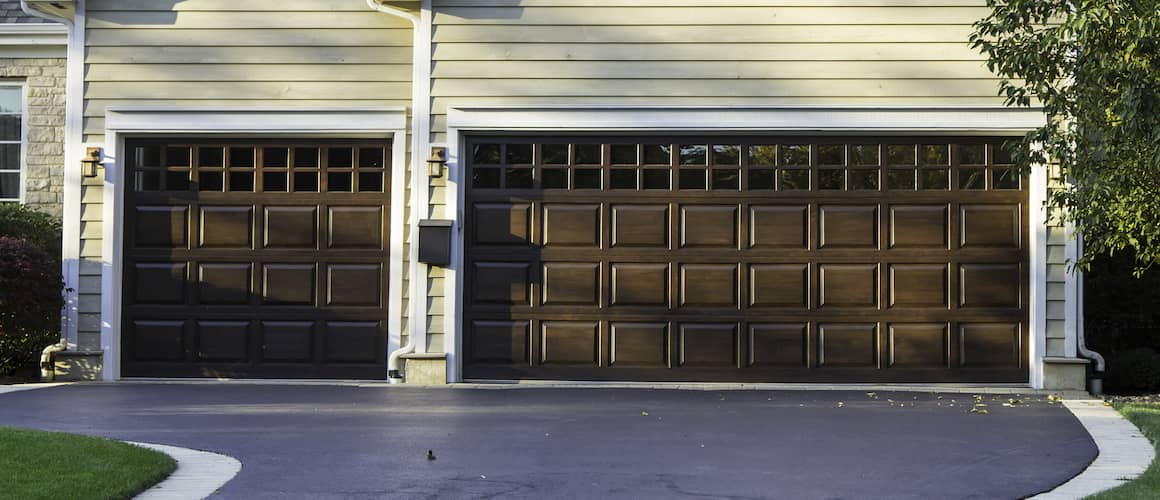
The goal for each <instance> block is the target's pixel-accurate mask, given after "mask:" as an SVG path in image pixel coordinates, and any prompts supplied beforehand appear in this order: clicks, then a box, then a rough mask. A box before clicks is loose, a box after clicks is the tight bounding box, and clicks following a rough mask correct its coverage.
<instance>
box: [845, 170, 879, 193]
mask: <svg viewBox="0 0 1160 500" xmlns="http://www.w3.org/2000/svg"><path fill="white" fill-rule="evenodd" d="M849 175H850V189H853V190H856V191H877V190H878V170H868V169H852V170H850V171H849Z"/></svg>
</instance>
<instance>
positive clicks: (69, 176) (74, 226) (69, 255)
mask: <svg viewBox="0 0 1160 500" xmlns="http://www.w3.org/2000/svg"><path fill="white" fill-rule="evenodd" d="M70 6H71V7H72V8H71V9H69V7H70ZM49 9H51V11H50V10H49ZM20 10H22V11H23V12H24V13H25V14H28V15H30V16H34V17H39V18H43V19H47V20H49V21H52V22H55V23H60V24H62V25H64V27H65V29H66V31H67V33H68V39H67V41H66V46H67V51H66V59H65V117H64V165H63V169H62V170H63V172H64V183H63V184H64V186H63V188H64V193H63V198H64V199H63V200H62V202H63V203H62V207H61V212H62V219H63V220H62V231H61V274H62V275H63V277H64V291H65V304H64V311H62V314H61V337H62V338H61V342H60V343H59V344H56V345H53V346H50V347H48V348H47V349H45V351H44V353H42V354H43V355H47V356H49V357H51V356H52V354H54V353H55V352H59V351H63V350H69V349H76V348H77V341H78V339H77V312H78V302H79V297H78V293H77V290H78V284H79V282H80V238H81V231H80V226H81V189H82V188H81V181H82V179H81V172H80V148H81V146H82V143H83V140H84V137H83V128H82V126H83V120H84V117H83V114H82V113H83V110H84V76H83V75H84V43H85V39H84V24H85V23H84V1H83V0H76V1H75V2H60V1H55V2H38V1H34V0H20ZM46 29H47V28H46Z"/></svg>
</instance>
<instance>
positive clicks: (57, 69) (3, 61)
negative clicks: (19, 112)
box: [0, 58, 65, 217]
mask: <svg viewBox="0 0 1160 500" xmlns="http://www.w3.org/2000/svg"><path fill="white" fill-rule="evenodd" d="M0 78H2V79H4V80H8V81H23V82H24V84H25V99H26V108H27V115H26V116H25V117H24V125H25V127H26V134H27V138H28V140H27V143H26V144H25V149H24V162H25V169H24V176H25V181H24V188H25V193H24V200H25V203H26V204H27V205H28V206H30V207H32V208H35V209H37V210H40V211H42V212H46V213H49V214H52V215H55V216H57V217H60V216H61V203H62V201H63V196H64V108H65V105H64V101H65V60H64V59H63V58H47V59H11V58H0Z"/></svg>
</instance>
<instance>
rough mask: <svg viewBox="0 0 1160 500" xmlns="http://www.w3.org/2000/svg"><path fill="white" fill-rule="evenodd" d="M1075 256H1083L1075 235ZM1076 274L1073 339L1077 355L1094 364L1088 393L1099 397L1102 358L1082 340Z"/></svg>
mask: <svg viewBox="0 0 1160 500" xmlns="http://www.w3.org/2000/svg"><path fill="white" fill-rule="evenodd" d="M1075 245H1076V254H1077V256H1083V236H1082V235H1076V237H1075ZM1075 273H1076V277H1075V279H1076V290H1075V323H1076V325H1075V337H1076V339H1075V340H1076V342H1075V345H1076V349H1077V350H1078V351H1079V355H1080V356H1083V357H1085V358H1088V359H1090V360H1093V361H1095V362H1096V366H1095V370H1094V372H1095V373H1093V374H1092V378H1091V385H1090V386H1089V388H1088V391H1089V392H1091V393H1092V394H1095V395H1097V396H1098V395H1100V394H1102V393H1103V392H1104V381H1103V373H1104V357H1103V355H1101V354H1100V353H1098V352H1095V351H1093V350H1091V349H1088V346H1087V341H1086V340H1085V339H1084V327H1083V273H1082V272H1080V271H1079V270H1078V269H1077V270H1076V271H1075Z"/></svg>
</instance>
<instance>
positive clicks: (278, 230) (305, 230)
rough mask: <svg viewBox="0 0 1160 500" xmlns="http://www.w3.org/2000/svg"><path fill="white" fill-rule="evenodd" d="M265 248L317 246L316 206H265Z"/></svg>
mask: <svg viewBox="0 0 1160 500" xmlns="http://www.w3.org/2000/svg"><path fill="white" fill-rule="evenodd" d="M265 231H266V234H265V237H264V238H263V239H264V242H265V245H266V247H267V248H317V247H318V241H317V240H318V209H317V208H316V207H266V225H265Z"/></svg>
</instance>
